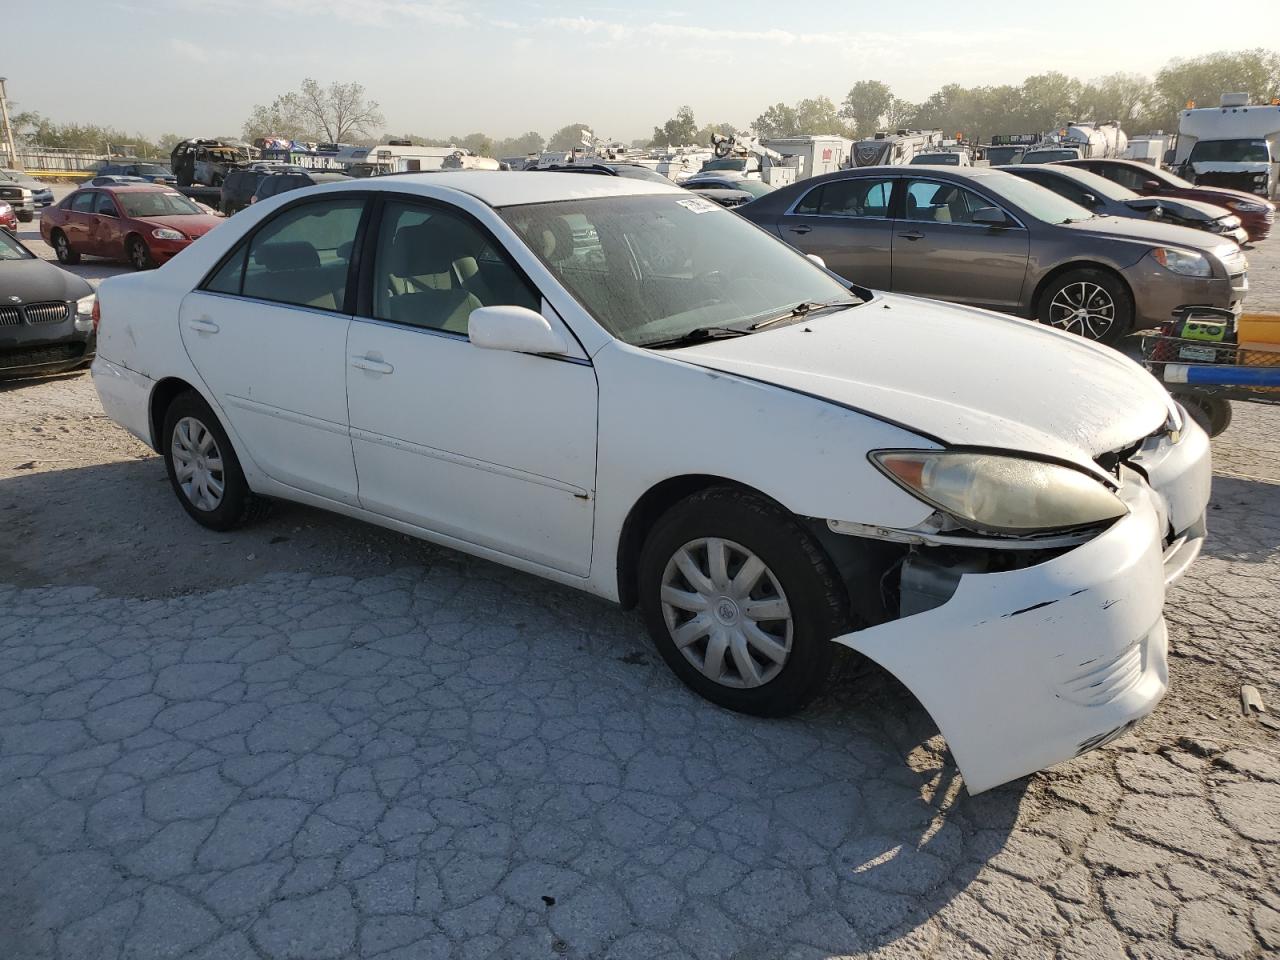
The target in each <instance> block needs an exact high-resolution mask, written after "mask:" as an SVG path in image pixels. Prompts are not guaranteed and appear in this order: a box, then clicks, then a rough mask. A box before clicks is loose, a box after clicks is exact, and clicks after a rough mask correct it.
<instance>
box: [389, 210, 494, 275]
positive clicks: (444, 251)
mask: <svg viewBox="0 0 1280 960" xmlns="http://www.w3.org/2000/svg"><path fill="white" fill-rule="evenodd" d="M484 246H485V241H484V237H483V235H481V233H480V231H479V230H477V229H476V228H475V227H473V226H471V225H470V224H468V223H464V222H463V221H461V220H458V219H455V218H454V217H450V216H445V215H442V214H435V215H434V216H432V217H431V219H430V220H427V221H426V222H425V223H417V224H413V225H412V226H404V227H401V228H400V229H398V230H397V231H396V235H395V238H394V239H393V240H392V241H391V250H390V253H389V255H388V260H389V261H390V263H389V264H388V270H389V272H390V273H392V274H394V275H395V276H397V277H420V276H425V275H428V274H433V273H447V272H449V271H450V270H452V269H453V264H454V261H456V260H462V259H464V258H465V257H477V256H479V255H480V254H481V253H482V252H483V250H484Z"/></svg>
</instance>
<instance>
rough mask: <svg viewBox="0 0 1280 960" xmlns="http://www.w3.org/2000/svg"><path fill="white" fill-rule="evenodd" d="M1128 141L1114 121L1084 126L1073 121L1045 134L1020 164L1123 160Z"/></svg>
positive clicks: (1084, 124) (1079, 122) (1117, 123)
mask: <svg viewBox="0 0 1280 960" xmlns="http://www.w3.org/2000/svg"><path fill="white" fill-rule="evenodd" d="M1128 146H1129V138H1128V137H1126V136H1125V133H1124V131H1123V130H1121V129H1120V124H1119V122H1118V121H1115V120H1108V121H1107V122H1106V123H1083V122H1081V121H1078V120H1072V121H1071V122H1070V123H1068V124H1067V125H1066V126H1065V127H1063V128H1062V129H1061V130H1058V131H1055V132H1054V133H1051V134H1047V135H1046V136H1045V137H1044V138H1043V139H1042V140H1041V141H1040V142H1039V143H1037V144H1036V145H1035V146H1034V147H1032V148H1031V149H1029V150H1027V152H1026V153H1025V154H1023V157H1022V162H1023V163H1054V162H1056V161H1058V160H1088V159H1093V160H1101V159H1114V158H1116V157H1122V156H1124V152H1125V150H1126V149H1128Z"/></svg>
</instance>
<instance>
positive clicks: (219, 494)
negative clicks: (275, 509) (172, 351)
mask: <svg viewBox="0 0 1280 960" xmlns="http://www.w3.org/2000/svg"><path fill="white" fill-rule="evenodd" d="M162 437H163V440H164V462H165V467H166V469H167V470H168V473H169V483H170V484H171V485H172V486H173V491H174V493H176V494H177V495H178V501H179V502H180V503H181V504H182V506H183V509H185V510H186V511H187V513H188V514H190V515H191V517H192V519H194V520H195V521H196V522H197V523H199V524H201V525H202V526H206V527H209V528H210V529H212V530H230V529H232V528H233V527H238V526H240V525H241V524H243V523H248V522H250V521H253V520H256V519H259V518H260V517H264V516H266V515H267V513H268V512H269V511H270V503H271V502H270V501H269V500H265V499H263V498H262V497H259V496H257V495H256V494H254V493H253V491H252V490H250V489H249V484H248V482H247V481H246V480H245V478H244V471H242V470H241V469H240V461H239V459H237V457H236V452H235V450H234V449H232V446H231V440H230V439H229V438H228V437H227V433H226V431H225V430H223V429H222V424H221V423H219V422H218V418H217V417H216V416H215V415H214V413H213V411H212V410H211V409H210V408H209V405H208V404H207V403H205V402H204V398H202V397H201V396H200V395H199V394H198V393H196V392H194V391H187V392H186V393H182V394H179V395H178V396H177V397H175V398H174V400H173V402H172V403H170V404H169V409H168V410H166V411H165V415H164V432H163V434H162Z"/></svg>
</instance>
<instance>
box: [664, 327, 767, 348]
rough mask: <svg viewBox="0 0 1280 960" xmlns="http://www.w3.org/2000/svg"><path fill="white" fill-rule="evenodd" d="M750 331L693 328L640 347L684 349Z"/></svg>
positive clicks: (726, 328)
mask: <svg viewBox="0 0 1280 960" xmlns="http://www.w3.org/2000/svg"><path fill="white" fill-rule="evenodd" d="M750 332H751V331H750V330H744V329H742V328H741V327H694V328H693V329H692V330H688V331H686V332H685V333H682V334H680V336H678V337H668V338H667V339H665V340H651V341H649V342H648V343H642V344H640V346H642V347H657V348H662V347H686V346H688V345H689V344H692V343H706V342H707V341H708V340H726V339H728V338H730V337H745V336H746V335H747V334H748V333H750Z"/></svg>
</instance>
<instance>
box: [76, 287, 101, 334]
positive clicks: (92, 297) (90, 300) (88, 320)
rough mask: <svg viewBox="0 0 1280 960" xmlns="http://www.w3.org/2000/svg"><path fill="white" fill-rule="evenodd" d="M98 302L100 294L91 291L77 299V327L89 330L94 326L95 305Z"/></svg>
mask: <svg viewBox="0 0 1280 960" xmlns="http://www.w3.org/2000/svg"><path fill="white" fill-rule="evenodd" d="M97 302H98V295H97V294H96V293H91V294H89V295H88V296H87V297H81V298H80V299H79V300H77V301H76V324H75V326H76V329H77V330H88V329H89V328H90V327H92V326H93V305H94V304H95V303H97Z"/></svg>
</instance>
